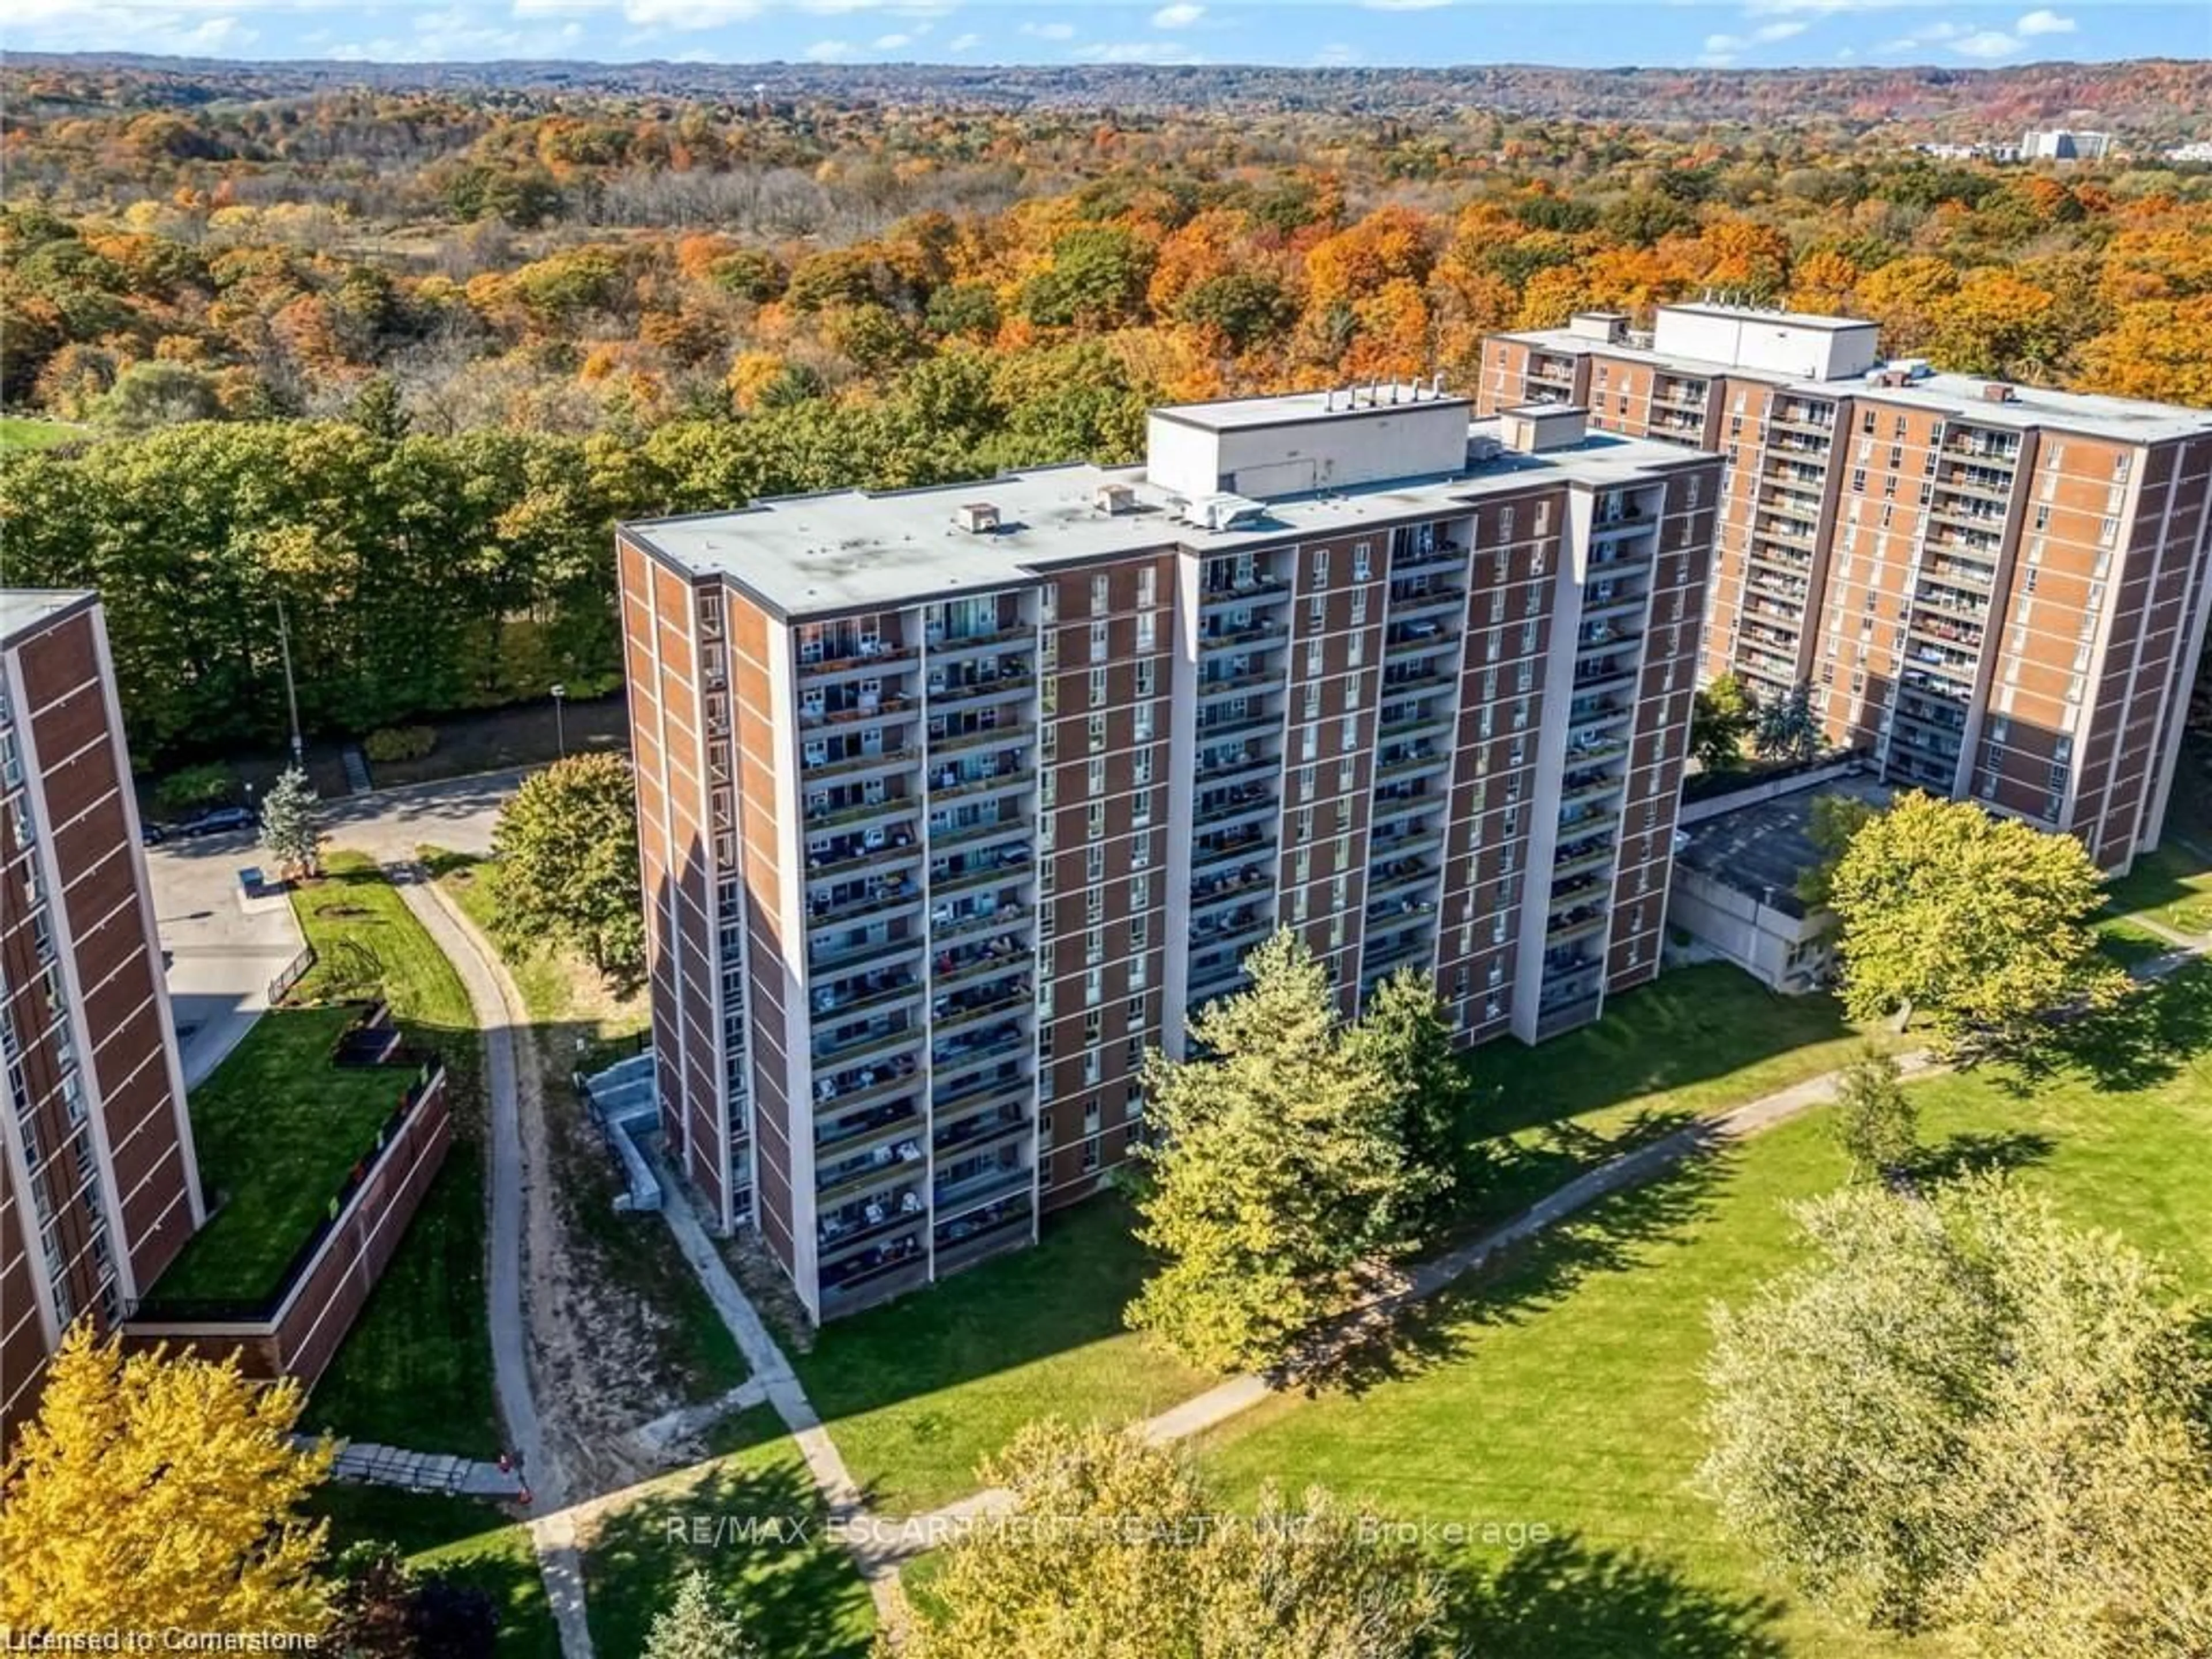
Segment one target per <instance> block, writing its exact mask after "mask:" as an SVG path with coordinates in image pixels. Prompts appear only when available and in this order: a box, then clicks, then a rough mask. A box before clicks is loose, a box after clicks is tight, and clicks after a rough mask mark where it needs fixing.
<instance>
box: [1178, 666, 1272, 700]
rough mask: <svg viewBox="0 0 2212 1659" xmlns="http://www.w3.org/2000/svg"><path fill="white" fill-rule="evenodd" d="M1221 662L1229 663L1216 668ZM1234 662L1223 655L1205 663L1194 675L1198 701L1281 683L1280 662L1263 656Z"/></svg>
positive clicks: (1247, 691) (1234, 694)
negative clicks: (1195, 676) (1196, 674)
mask: <svg viewBox="0 0 2212 1659" xmlns="http://www.w3.org/2000/svg"><path fill="white" fill-rule="evenodd" d="M1225 662H1227V663H1229V664H1231V665H1230V666H1227V667H1218V665H1220V664H1223V663H1225ZM1217 670H1218V671H1217ZM1282 683H1283V671H1282V668H1281V665H1279V664H1275V663H1271V662H1269V661H1267V658H1266V656H1265V655H1262V656H1261V657H1259V658H1256V659H1254V660H1252V661H1250V662H1249V663H1247V664H1245V665H1243V666H1242V667H1237V666H1236V665H1235V659H1233V658H1223V657H1215V658H1213V659H1211V660H1210V661H1209V662H1208V663H1207V665H1206V669H1205V670H1204V671H1201V672H1200V675H1199V677H1198V699H1199V701H1200V702H1211V701H1212V700H1213V699H1214V698H1217V697H1228V696H1237V694H1239V693H1243V694H1246V695H1249V694H1250V693H1252V692H1254V691H1256V690H1261V688H1263V687H1274V686H1279V685H1280V684H1282Z"/></svg>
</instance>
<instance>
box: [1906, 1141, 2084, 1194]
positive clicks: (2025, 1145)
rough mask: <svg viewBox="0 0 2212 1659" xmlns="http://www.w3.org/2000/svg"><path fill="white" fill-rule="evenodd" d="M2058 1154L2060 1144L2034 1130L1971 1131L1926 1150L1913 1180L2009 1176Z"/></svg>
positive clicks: (1914, 1166)
mask: <svg viewBox="0 0 2212 1659" xmlns="http://www.w3.org/2000/svg"><path fill="white" fill-rule="evenodd" d="M2057 1150H2058V1143H2057V1141H2056V1140H2054V1139H2051V1137H2050V1136H2049V1135H2047V1134H2044V1133H2040V1132H2039V1131H2037V1130H2033V1129H1999V1130H1995V1131H1992V1132H1990V1133H1978V1132H1974V1131H1967V1132H1965V1133H1960V1134H1955V1135H1953V1136H1951V1137H1950V1138H1949V1139H1947V1140H1945V1141H1944V1142H1943V1143H1942V1145H1941V1146H1930V1147H1928V1148H1927V1149H1926V1150H1924V1151H1923V1152H1922V1153H1921V1154H1920V1156H1919V1157H1918V1158H1915V1159H1914V1160H1913V1162H1912V1169H1911V1176H1912V1179H1913V1180H1914V1181H1915V1182H1943V1181H1957V1180H1959V1179H1960V1177H1962V1176H1970V1175H1995V1174H1999V1173H2009V1172H2010V1171H2012V1170H2024V1169H2026V1168H2027V1166H2028V1165H2029V1164H2040V1163H2042V1162H2043V1161H2044V1160H2045V1158H2049V1157H2050V1156H2051V1153H2053V1152H2057Z"/></svg>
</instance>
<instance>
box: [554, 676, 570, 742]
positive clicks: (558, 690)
mask: <svg viewBox="0 0 2212 1659" xmlns="http://www.w3.org/2000/svg"><path fill="white" fill-rule="evenodd" d="M551 690H552V692H553V741H554V742H556V744H560V746H561V758H562V760H566V759H568V731H567V728H565V727H564V726H562V723H561V704H562V702H563V701H564V700H565V699H566V698H567V696H568V687H567V686H565V685H556V686H554V687H552V688H551Z"/></svg>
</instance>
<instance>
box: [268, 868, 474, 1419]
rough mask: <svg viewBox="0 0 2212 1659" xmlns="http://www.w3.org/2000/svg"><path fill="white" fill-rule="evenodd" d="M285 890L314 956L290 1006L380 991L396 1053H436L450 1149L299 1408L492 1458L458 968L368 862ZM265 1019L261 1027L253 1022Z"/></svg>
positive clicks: (464, 1006) (470, 1042) (466, 1041)
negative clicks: (399, 1047) (445, 1090)
mask: <svg viewBox="0 0 2212 1659" xmlns="http://www.w3.org/2000/svg"><path fill="white" fill-rule="evenodd" d="M325 869H326V871H327V873H326V875H325V878H324V879H322V880H321V881H319V882H316V883H313V884H310V885H308V886H305V887H302V888H301V889H299V890H296V891H295V893H294V894H293V900H292V902H293V908H294V909H295V910H296V911H297V912H298V914H299V917H300V925H301V928H302V929H303V930H304V931H305V932H306V933H307V939H308V942H309V943H311V944H312V945H314V947H315V950H316V953H317V957H318V961H317V963H316V966H315V969H314V971H313V973H311V974H309V975H308V976H307V979H305V980H304V981H301V984H300V986H299V987H298V988H297V989H296V990H295V992H294V993H293V996H294V999H295V1000H298V1001H303V1002H304V1001H312V1000H315V999H317V998H320V997H325V996H354V995H362V994H380V995H381V996H383V997H384V998H385V999H386V1000H387V1001H388V1002H390V1003H391V1005H392V1016H393V1018H394V1019H395V1020H396V1021H397V1022H398V1025H399V1028H400V1030H401V1032H402V1033H403V1034H404V1036H405V1038H406V1041H407V1042H408V1043H409V1045H410V1047H413V1048H421V1049H431V1050H435V1051H436V1052H437V1053H438V1054H441V1056H442V1057H443V1058H444V1060H445V1062H446V1070H447V1079H448V1084H449V1088H450V1095H449V1099H450V1102H451V1106H452V1110H453V1149H452V1151H451V1152H448V1153H447V1158H446V1164H445V1167H444V1169H442V1170H440V1171H439V1174H438V1178H437V1180H436V1182H434V1183H433V1184H432V1186H431V1188H430V1190H429V1191H428V1193H427V1194H424V1196H423V1200H422V1207H421V1208H420V1209H419V1210H417V1211H416V1214H415V1218H414V1220H413V1222H411V1223H410V1225H409V1226H408V1229H407V1235H406V1237H404V1239H402V1240H401V1241H400V1245H399V1249H398V1252H397V1253H396V1254H395V1255H393V1256H392V1261H391V1263H390V1265H388V1266H387V1267H386V1268H385V1271H384V1276H383V1277H382V1278H381V1279H380V1280H378V1282H377V1285H376V1288H375V1290H374V1291H371V1292H370V1294H369V1298H368V1304H366V1305H365V1306H364V1307H363V1308H362V1313H361V1317H360V1318H359V1319H358V1320H357V1321H356V1322H355V1324H354V1328H353V1330H352V1331H351V1333H350V1334H349V1335H348V1336H347V1338H346V1340H345V1342H344V1344H343V1346H341V1347H340V1348H339V1349H338V1352H337V1355H336V1356H335V1357H334V1358H332V1359H331V1365H330V1369H329V1370H326V1371H325V1372H324V1374H323V1376H322V1380H321V1381H320V1382H319V1383H317V1384H316V1386H315V1391H314V1394H313V1396H312V1397H311V1398H310V1400H309V1401H308V1403H307V1421H308V1423H309V1424H310V1425H312V1426H313V1427H316V1428H324V1429H328V1430H330V1431H331V1432H333V1433H336V1434H341V1435H344V1436H347V1437H350V1438H353V1439H356V1440H368V1441H375V1442H379V1443H384V1444H389V1445H397V1446H405V1447H408V1448H410V1449H414V1450H418V1451H449V1452H455V1453H459V1454H461V1455H465V1456H470V1457H489V1456H493V1455H495V1454H496V1453H497V1451H498V1449H499V1446H500V1433H499V1419H498V1412H497V1408H496V1407H495V1403H494V1399H493V1392H492V1364H491V1339H490V1335H489V1331H488V1329H487V1328H486V1324H485V1304H484V1261H485V1243H484V1228H485V1214H484V1188H483V1134H484V1109H483V1085H482V1073H483V1049H482V1048H481V1046H480V1036H479V1033H478V1031H477V1023H476V1014H475V1011H474V1009H473V1008H472V1007H471V1005H470V1002H469V995H468V991H467V988H466V987H465V986H463V985H462V983H461V980H460V975H459V974H457V973H455V972H454V970H453V963H450V962H448V961H447V959H446V956H445V952H443V951H441V950H440V949H439V948H438V945H437V943H436V941H435V940H434V939H431V937H430V935H429V934H428V933H427V932H426V931H424V929H423V927H422V923H420V922H419V921H416V919H415V917H414V915H413V914H412V913H411V912H410V911H409V909H408V908H407V906H406V903H405V902H404V900H403V899H402V898H401V897H400V896H399V893H398V890H396V889H395V888H393V887H392V884H391V883H390V882H389V881H388V880H386V878H385V875H384V872H382V871H381V870H380V869H378V868H377V866H376V865H375V864H374V861H372V860H369V859H368V858H366V857H364V856H362V854H357V853H333V854H331V855H330V856H329V858H328V859H327V860H325ZM266 1023H267V1022H266V1021H264V1024H266Z"/></svg>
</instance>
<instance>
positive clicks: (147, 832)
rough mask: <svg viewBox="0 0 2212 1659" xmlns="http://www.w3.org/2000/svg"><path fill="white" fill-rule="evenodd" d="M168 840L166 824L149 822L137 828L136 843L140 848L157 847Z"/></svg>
mask: <svg viewBox="0 0 2212 1659" xmlns="http://www.w3.org/2000/svg"><path fill="white" fill-rule="evenodd" d="M168 838H169V826H168V825H167V824H166V823H153V822H151V821H150V820H149V821H148V822H147V823H142V824H140V825H139V826H138V841H139V844H140V845H141V846H144V847H159V846H160V845H161V843H162V842H165V841H167V840H168Z"/></svg>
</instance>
